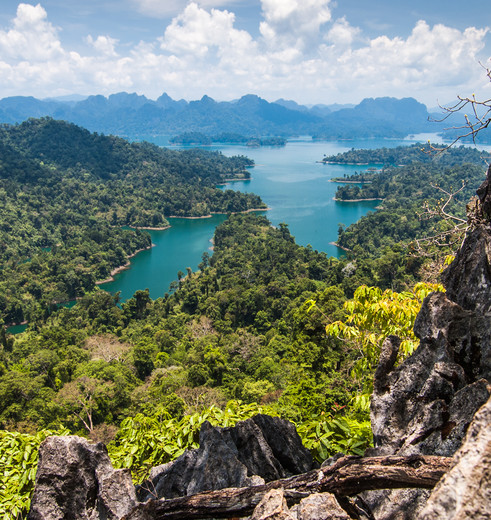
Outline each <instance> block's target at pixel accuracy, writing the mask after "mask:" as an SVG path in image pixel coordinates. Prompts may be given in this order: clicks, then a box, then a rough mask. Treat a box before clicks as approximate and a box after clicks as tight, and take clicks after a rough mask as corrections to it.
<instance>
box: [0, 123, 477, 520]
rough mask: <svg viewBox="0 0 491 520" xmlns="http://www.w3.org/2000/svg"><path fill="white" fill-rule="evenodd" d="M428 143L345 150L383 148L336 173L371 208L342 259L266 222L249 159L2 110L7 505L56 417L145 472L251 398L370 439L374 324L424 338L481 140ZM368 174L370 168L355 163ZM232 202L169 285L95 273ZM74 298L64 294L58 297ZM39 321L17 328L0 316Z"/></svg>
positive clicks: (360, 153)
mask: <svg viewBox="0 0 491 520" xmlns="http://www.w3.org/2000/svg"><path fill="white" fill-rule="evenodd" d="M432 150H434V148H432V147H429V146H428V145H416V146H413V147H400V148H395V149H391V150H387V149H381V150H351V151H349V152H347V153H345V154H341V155H339V156H335V157H325V158H324V160H325V161H326V162H341V163H342V162H350V163H360V164H363V163H371V164H375V163H376V164H380V167H381V170H380V172H378V173H373V172H372V173H371V174H370V175H369V180H368V181H367V174H365V173H360V174H359V175H355V176H352V178H350V179H349V181H350V182H355V183H357V182H358V181H359V184H340V186H339V188H338V193H337V196H336V197H337V198H338V199H339V200H343V201H346V202H345V203H346V204H350V203H355V202H353V201H356V200H359V199H365V198H376V199H380V206H379V208H378V209H377V211H375V212H373V213H370V214H368V215H367V216H365V217H363V218H362V219H361V220H360V221H359V222H357V223H356V224H354V225H352V226H349V227H348V228H344V227H343V226H340V229H339V242H338V243H339V245H340V246H341V247H342V248H344V249H345V250H346V256H343V257H342V258H340V259H335V258H328V257H326V255H324V254H322V253H318V252H317V251H314V250H313V249H312V248H311V247H301V246H299V245H297V244H296V243H295V240H294V238H293V237H292V235H291V234H290V232H289V229H288V226H287V224H281V225H279V226H278V227H277V228H275V227H273V226H271V224H270V223H269V221H268V219H267V218H266V217H264V216H256V215H254V214H253V213H245V212H247V211H248V210H251V209H259V208H264V207H265V205H264V203H263V202H262V201H261V200H260V198H259V197H257V196H255V195H251V194H243V193H238V192H235V191H231V190H227V191H222V190H220V189H217V188H216V185H217V184H220V183H222V182H224V181H225V180H226V179H234V178H247V176H248V170H247V169H246V168H247V167H248V166H251V161H250V160H249V159H247V158H246V157H242V156H241V157H231V158H227V157H225V156H223V155H221V154H220V153H216V152H205V151H201V150H189V151H170V150H167V149H162V148H159V147H157V146H154V145H151V144H148V143H133V144H130V143H128V142H127V141H125V140H123V139H120V138H117V137H107V136H103V135H98V134H91V133H89V132H88V131H86V130H84V129H82V128H80V127H77V126H75V125H73V124H68V123H64V122H60V121H54V120H52V119H49V118H44V119H38V120H29V121H27V122H24V123H22V124H19V125H14V126H10V125H3V126H2V127H0V244H1V248H0V265H1V271H0V324H3V325H4V326H1V327H0V464H1V467H2V471H1V472H0V515H2V518H12V519H14V518H23V517H24V515H25V514H26V512H27V511H28V509H29V498H30V495H31V492H32V489H33V485H34V477H35V472H36V467H37V449H38V446H39V444H40V443H41V442H42V440H43V439H44V438H45V437H46V436H48V435H50V434H53V433H57V434H61V435H63V434H69V433H73V434H77V435H82V436H86V437H88V438H90V439H92V440H94V441H103V442H105V443H106V444H107V446H108V451H109V454H110V457H111V459H112V461H113V464H114V465H115V467H119V468H121V467H126V468H130V469H131V471H132V474H133V477H134V480H135V482H140V481H142V479H144V478H145V477H146V476H147V475H148V471H149V469H150V468H151V467H152V466H155V465H157V464H161V463H164V462H167V461H169V460H172V459H174V458H176V457H178V456H179V455H181V454H182V453H183V452H184V451H185V450H186V449H188V448H191V447H196V446H197V441H198V433H199V429H200V426H201V424H202V423H203V422H204V421H205V420H209V421H210V422H211V423H212V424H215V425H220V426H230V425H233V424H235V423H236V422H237V421H240V420H243V419H246V418H248V417H250V416H252V415H254V414H256V413H258V412H262V413H268V414H272V415H277V416H281V417H284V418H287V419H289V420H291V421H293V422H294V423H295V424H296V426H297V429H298V432H299V434H300V436H301V437H302V440H303V442H304V444H305V446H306V447H307V448H309V449H310V450H311V451H312V453H313V455H314V457H315V458H316V459H317V460H318V461H322V460H324V459H326V458H327V457H329V456H331V455H333V454H335V453H338V452H342V453H351V454H362V453H363V452H364V450H365V448H366V447H368V446H369V445H370V443H371V442H372V439H371V431H370V421H369V405H370V393H371V391H372V376H373V373H374V370H375V368H376V365H377V361H378V353H379V348H380V344H381V342H382V341H383V339H384V337H386V336H387V335H389V334H397V335H398V336H400V337H401V338H402V339H403V348H402V352H403V354H402V355H403V356H407V355H409V354H410V353H411V352H412V351H413V350H414V349H415V348H416V347H417V344H418V340H417V338H415V337H414V335H413V333H412V326H413V323H414V319H415V317H416V314H417V313H418V310H419V307H420V305H421V302H422V299H423V298H424V297H425V296H426V295H427V294H428V293H429V292H431V291H433V290H443V289H442V287H441V286H440V285H438V276H439V273H440V272H441V270H442V269H443V268H444V267H445V265H446V264H448V263H449V262H451V260H452V254H453V253H454V251H455V250H456V248H457V247H458V245H459V244H460V241H461V240H462V236H463V233H464V232H465V203H466V202H467V201H468V200H469V199H470V197H471V196H472V195H473V194H474V192H475V190H476V188H477V187H478V186H479V185H480V184H481V182H482V180H483V179H484V162H483V153H482V152H478V151H476V150H473V149H469V148H463V147H456V148H453V149H452V148H451V149H448V150H445V151H442V152H439V153H434V151H433V153H432ZM362 177H363V178H362ZM209 213H228V214H230V216H229V218H228V219H227V220H226V221H225V222H224V223H223V224H221V225H220V226H219V227H218V228H217V229H216V232H215V237H214V252H213V255H212V256H210V255H209V254H208V253H204V254H203V256H202V262H201V263H200V266H199V270H198V271H196V272H192V271H191V269H188V272H187V273H186V276H180V279H179V281H178V283H176V288H175V290H174V291H173V292H172V293H170V294H166V295H165V297H163V298H159V299H156V300H152V299H151V298H150V297H149V293H148V290H139V291H137V292H136V293H135V294H134V295H133V297H132V298H131V299H129V300H128V301H126V302H122V303H121V302H120V301H119V297H118V295H111V294H109V293H107V292H105V291H103V290H101V289H99V288H98V286H97V283H96V282H97V281H101V280H104V279H106V278H108V277H109V276H110V274H111V271H113V270H114V269H116V268H118V267H120V266H121V265H124V264H125V263H126V262H127V260H128V258H129V257H130V256H131V255H132V254H134V253H135V252H137V251H138V250H141V249H144V248H148V247H151V243H150V237H149V235H148V234H147V233H145V231H144V230H142V229H134V228H135V227H136V228H145V227H149V228H152V227H165V226H167V225H168V222H167V220H166V217H169V216H174V215H178V216H189V217H191V216H194V217H195V216H203V215H207V214H209ZM73 300H76V301H77V303H76V305H74V306H73V307H71V308H67V307H65V306H62V305H60V304H61V303H63V302H67V301H73ZM24 321H26V322H28V328H27V330H26V331H25V332H23V333H21V334H17V335H15V336H14V335H11V334H8V333H7V329H6V325H10V324H12V323H20V322H24Z"/></svg>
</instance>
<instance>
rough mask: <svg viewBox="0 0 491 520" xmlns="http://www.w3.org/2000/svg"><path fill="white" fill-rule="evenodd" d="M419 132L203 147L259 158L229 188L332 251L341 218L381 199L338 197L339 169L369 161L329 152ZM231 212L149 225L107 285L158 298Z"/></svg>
mask: <svg viewBox="0 0 491 520" xmlns="http://www.w3.org/2000/svg"><path fill="white" fill-rule="evenodd" d="M147 140H148V141H151V142H153V143H155V144H157V145H160V146H167V145H168V138H165V137H148V138H147ZM413 142H415V141H414V140H396V139H370V140H353V141H328V142H326V141H312V140H311V139H310V138H309V137H304V138H302V137H300V138H297V139H291V140H289V141H288V143H287V144H286V146H284V147H261V148H248V147H247V146H239V145H226V144H224V145H217V146H209V147H204V148H205V149H210V150H219V151H221V152H222V153H223V154H224V155H227V156H231V155H247V156H248V157H250V158H251V159H254V161H255V163H256V165H255V166H254V167H253V168H252V169H251V179H250V180H247V181H238V182H232V183H230V184H229V185H227V186H225V187H224V189H234V190H240V191H243V192H254V193H256V194H258V195H260V196H261V198H262V199H263V201H264V202H265V203H266V204H267V205H268V207H269V208H270V209H269V211H267V212H264V214H266V215H267V217H268V218H269V220H270V221H271V222H272V224H273V225H278V224H279V223H280V222H285V223H286V224H288V226H289V229H290V231H291V233H292V235H293V236H294V237H295V240H296V242H297V243H298V244H301V245H305V246H306V245H308V244H310V245H311V246H312V247H313V248H314V249H316V250H318V251H323V252H325V253H326V254H327V255H329V256H336V257H337V256H339V255H340V254H342V252H341V251H340V250H339V249H338V248H337V247H336V246H335V245H333V244H332V242H335V241H336V239H337V232H338V227H339V224H344V225H346V226H348V225H350V224H352V223H353V222H356V221H357V220H358V219H359V218H360V217H362V216H363V215H365V214H366V213H367V212H369V211H371V210H374V209H375V207H376V206H377V204H378V202H377V201H365V202H356V203H353V202H351V203H350V202H337V201H334V200H333V197H334V194H335V193H336V188H337V186H338V184H336V183H333V182H330V179H332V178H333V177H343V175H344V174H345V173H346V174H347V175H349V174H353V173H354V172H355V171H362V170H364V169H366V168H367V167H366V166H355V165H334V164H323V163H320V162H318V161H321V160H322V158H323V157H324V155H333V154H336V153H339V152H344V151H347V150H349V149H351V148H380V147H384V146H385V147H395V146H399V145H401V144H405V145H409V144H411V143H413ZM179 148H181V149H185V147H179ZM225 219H226V216H225V215H214V216H213V217H212V218H207V219H182V218H176V219H169V221H170V224H171V228H170V229H167V230H164V231H150V234H151V236H152V242H153V243H154V244H155V247H153V248H152V249H150V250H147V251H143V252H141V253H139V254H138V255H137V256H136V257H134V258H132V259H131V267H130V268H129V269H127V270H125V271H122V272H121V273H119V274H118V275H116V277H115V280H114V281H113V282H109V283H106V284H103V285H101V286H100V287H101V288H102V289H105V290H106V291H110V292H111V293H115V292H117V291H121V298H122V299H123V300H126V299H128V298H130V297H131V296H132V295H133V294H134V292H135V291H136V290H138V289H146V288H148V289H149V290H150V296H151V297H152V298H158V297H160V296H163V295H164V294H165V293H166V292H167V291H168V290H169V284H170V283H171V282H172V281H174V280H176V279H177V272H178V271H183V272H184V273H185V272H186V268H187V267H190V268H191V269H192V270H193V271H194V270H196V269H197V266H198V264H199V263H200V262H201V256H202V254H203V252H204V251H209V252H211V249H210V248H211V242H210V241H211V239H212V237H213V233H214V230H215V228H216V226H217V225H218V224H220V223H221V222H223V221H224V220H225Z"/></svg>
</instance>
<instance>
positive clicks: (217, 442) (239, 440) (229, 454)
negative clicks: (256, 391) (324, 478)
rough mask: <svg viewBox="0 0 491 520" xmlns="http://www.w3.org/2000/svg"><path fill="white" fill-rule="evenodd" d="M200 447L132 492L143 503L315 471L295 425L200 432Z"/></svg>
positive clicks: (265, 420) (265, 419)
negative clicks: (134, 492)
mask: <svg viewBox="0 0 491 520" xmlns="http://www.w3.org/2000/svg"><path fill="white" fill-rule="evenodd" d="M199 443H200V447H199V448H198V449H196V450H192V451H188V452H186V453H184V454H183V455H181V457H179V458H178V459H176V460H175V461H173V462H170V463H169V464H165V465H162V466H159V467H158V468H154V469H153V470H152V473H151V475H150V478H149V479H148V480H147V481H145V482H144V483H143V484H142V485H141V486H139V488H138V489H137V496H138V498H139V499H140V500H141V501H142V502H145V501H147V500H150V499H152V498H176V497H180V496H188V495H192V494H195V493H199V492H201V491H211V490H217V489H223V488H227V487H244V486H250V485H258V484H259V483H263V482H265V481H266V482H269V481H272V480H277V479H280V478H284V477H288V476H291V475H293V474H299V473H304V472H306V471H309V470H310V469H313V468H314V467H316V465H315V463H314V461H313V459H312V455H311V454H310V452H309V451H308V450H307V449H306V448H304V446H303V445H302V441H301V439H300V437H299V435H298V433H297V431H296V429H295V426H294V425H293V424H292V423H290V422H289V421H286V420H284V419H280V418H278V417H269V416H265V415H256V416H255V417H253V418H251V419H247V420H246V421H242V422H239V423H237V425H236V426H234V427H230V428H215V427H213V426H211V424H210V423H208V422H205V423H204V424H203V426H202V427H201V431H200V439H199Z"/></svg>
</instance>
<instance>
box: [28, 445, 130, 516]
mask: <svg viewBox="0 0 491 520" xmlns="http://www.w3.org/2000/svg"><path fill="white" fill-rule="evenodd" d="M135 504H136V495H135V488H134V486H133V483H132V481H131V474H130V471H129V470H124V469H122V470H115V469H114V468H113V466H112V464H111V461H110V460H109V456H108V454H107V450H106V447H105V446H104V444H102V443H98V444H95V445H93V444H89V442H88V441H87V440H86V439H83V438H81V437H76V436H70V437H48V438H47V439H46V440H45V441H44V442H43V443H42V444H41V447H40V449H39V464H38V471H37V474H36V485H35V489H34V495H33V497H32V501H31V509H30V511H29V515H28V517H27V518H28V520H96V519H98V520H99V519H104V520H116V519H120V518H121V517H122V516H124V515H125V514H126V513H128V512H129V511H130V510H131V509H133V507H134V506H135Z"/></svg>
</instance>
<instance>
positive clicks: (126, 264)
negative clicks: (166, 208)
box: [95, 226, 170, 285]
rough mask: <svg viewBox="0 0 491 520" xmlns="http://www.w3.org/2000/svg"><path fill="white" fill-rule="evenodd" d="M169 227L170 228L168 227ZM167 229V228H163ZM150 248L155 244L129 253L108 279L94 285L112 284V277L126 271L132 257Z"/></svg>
mask: <svg viewBox="0 0 491 520" xmlns="http://www.w3.org/2000/svg"><path fill="white" fill-rule="evenodd" d="M169 227H170V226H169ZM147 229H151V228H147ZM165 229H167V228H165ZM152 247H155V244H152V245H151V246H150V247H142V248H141V249H137V250H136V251H135V252H134V253H131V255H128V256H127V257H126V258H127V261H126V263H125V264H123V265H120V266H119V267H115V268H114V269H113V270H112V271H111V272H110V273H109V277H108V278H106V279H105V280H97V281H96V282H95V284H96V285H102V284H104V283H109V282H114V277H115V276H116V275H117V274H118V273H121V272H122V271H125V270H126V269H129V268H130V266H131V262H130V258H133V257H134V256H136V255H137V254H138V253H141V252H142V251H148V250H149V249H152Z"/></svg>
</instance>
